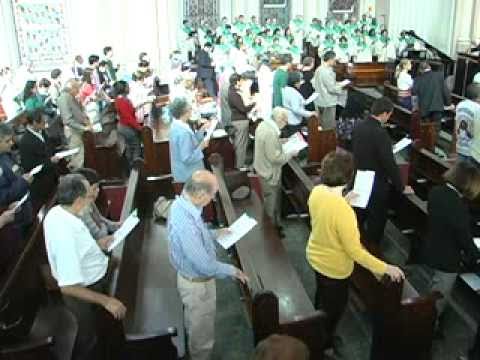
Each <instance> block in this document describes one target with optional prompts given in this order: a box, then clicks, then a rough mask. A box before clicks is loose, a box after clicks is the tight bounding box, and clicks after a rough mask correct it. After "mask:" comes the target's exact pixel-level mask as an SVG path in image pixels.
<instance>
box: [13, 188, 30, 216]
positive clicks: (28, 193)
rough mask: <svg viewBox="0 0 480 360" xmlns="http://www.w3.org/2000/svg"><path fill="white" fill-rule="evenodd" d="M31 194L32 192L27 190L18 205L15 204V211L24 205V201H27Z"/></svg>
mask: <svg viewBox="0 0 480 360" xmlns="http://www.w3.org/2000/svg"><path fill="white" fill-rule="evenodd" d="M29 196H30V192H27V193H26V194H25V195H23V197H22V198H21V199H20V201H19V202H18V203H17V205H15V207H14V208H13V211H17V210H18V208H20V206H22V205H23V203H24V202H25V201H27V199H28V197H29Z"/></svg>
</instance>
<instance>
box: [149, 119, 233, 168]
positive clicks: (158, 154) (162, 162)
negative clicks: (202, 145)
mask: <svg viewBox="0 0 480 360" xmlns="http://www.w3.org/2000/svg"><path fill="white" fill-rule="evenodd" d="M142 140H143V146H144V159H145V172H146V176H158V175H166V174H170V173H171V168H170V150H169V142H168V140H162V141H158V142H156V141H154V138H153V131H152V129H151V128H149V127H148V126H144V128H143V130H142ZM214 153H220V154H222V156H224V158H225V166H226V168H227V169H233V168H234V166H235V150H234V149H233V145H232V143H231V142H230V138H229V137H228V136H222V137H219V138H212V139H211V140H210V144H209V146H208V148H207V149H205V150H204V154H205V158H208V156H209V155H210V154H214ZM207 165H208V164H207Z"/></svg>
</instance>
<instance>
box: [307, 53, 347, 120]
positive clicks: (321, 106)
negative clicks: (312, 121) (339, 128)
mask: <svg viewBox="0 0 480 360" xmlns="http://www.w3.org/2000/svg"><path fill="white" fill-rule="evenodd" d="M335 63H336V54H335V52H334V51H327V52H326V53H325V55H323V62H322V65H321V66H319V67H318V69H317V70H316V71H315V75H314V77H313V80H312V84H313V87H314V88H315V91H316V92H318V95H319V96H318V97H317V99H316V100H315V105H316V106H317V109H318V111H319V112H320V115H321V117H320V120H321V122H322V127H323V129H325V130H327V129H335V115H336V108H337V99H338V96H339V95H340V94H342V86H341V85H340V84H339V83H337V81H336V75H335V71H334V69H333V68H334V66H335Z"/></svg>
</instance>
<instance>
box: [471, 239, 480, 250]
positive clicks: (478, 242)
mask: <svg viewBox="0 0 480 360" xmlns="http://www.w3.org/2000/svg"><path fill="white" fill-rule="evenodd" d="M473 242H474V243H475V245H476V246H477V248H478V250H480V238H478V237H476V238H473Z"/></svg>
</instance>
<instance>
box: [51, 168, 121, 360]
mask: <svg viewBox="0 0 480 360" xmlns="http://www.w3.org/2000/svg"><path fill="white" fill-rule="evenodd" d="M87 189H88V182H87V180H86V179H85V178H84V177H83V176H82V175H79V174H70V175H66V176H64V177H62V178H61V179H60V182H59V184H58V188H57V201H58V204H59V205H57V206H55V207H53V208H52V209H51V210H50V211H49V212H48V214H47V216H46V217H45V221H44V233H45V244H46V248H47V255H48V261H49V263H50V268H51V271H52V275H53V277H54V278H55V279H56V280H57V282H58V286H59V287H60V291H61V293H62V295H63V299H64V302H65V304H66V305H67V307H68V308H69V310H70V311H71V312H72V313H73V314H74V316H75V317H76V319H77V323H78V333H77V338H76V342H75V347H74V354H73V358H75V359H92V358H95V356H96V355H98V356H101V354H103V353H104V351H108V352H109V353H110V354H112V353H118V355H120V354H121V352H122V346H119V345H121V344H122V341H121V340H122V338H123V330H122V326H121V322H120V321H118V320H121V319H123V317H124V316H125V312H126V308H125V306H124V305H123V304H122V303H121V302H120V301H119V300H117V299H115V298H113V297H110V296H108V295H105V294H104V293H105V292H106V282H105V279H106V274H107V268H108V257H107V256H106V255H105V254H104V253H103V251H102V249H103V250H106V249H107V248H108V246H109V244H110V243H111V241H112V240H113V237H112V236H109V237H106V238H103V239H101V240H99V242H98V243H97V242H96V241H95V239H93V237H92V236H91V234H90V232H89V230H88V228H87V227H86V226H85V225H84V223H83V222H82V220H80V218H79V217H78V216H79V214H80V212H81V211H82V210H83V208H84V207H85V206H86V205H87V204H88V202H89V200H88V196H87ZM102 308H103V309H105V310H107V311H108V312H109V313H110V314H111V315H112V317H108V319H109V320H111V323H112V328H110V329H109V333H108V335H107V336H99V334H98V335H97V329H96V321H97V316H98V315H99V313H100V311H101V310H103V309H102ZM103 318H107V316H102V319H103ZM114 319H115V320H117V321H115V320H114ZM112 329H114V331H112V332H110V331H111V330H112ZM117 330H118V331H117ZM113 337H115V339H117V337H118V338H119V340H120V343H117V344H116V345H115V348H112V347H110V348H108V349H107V348H106V344H108V343H110V340H111V339H112V338H113ZM114 343H115V342H114V341H112V342H111V344H114ZM100 344H101V345H103V346H105V347H103V348H102V347H101V346H100ZM95 354H96V355H95ZM100 358H104V357H100ZM116 358H119V357H118V356H117V357H116Z"/></svg>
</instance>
